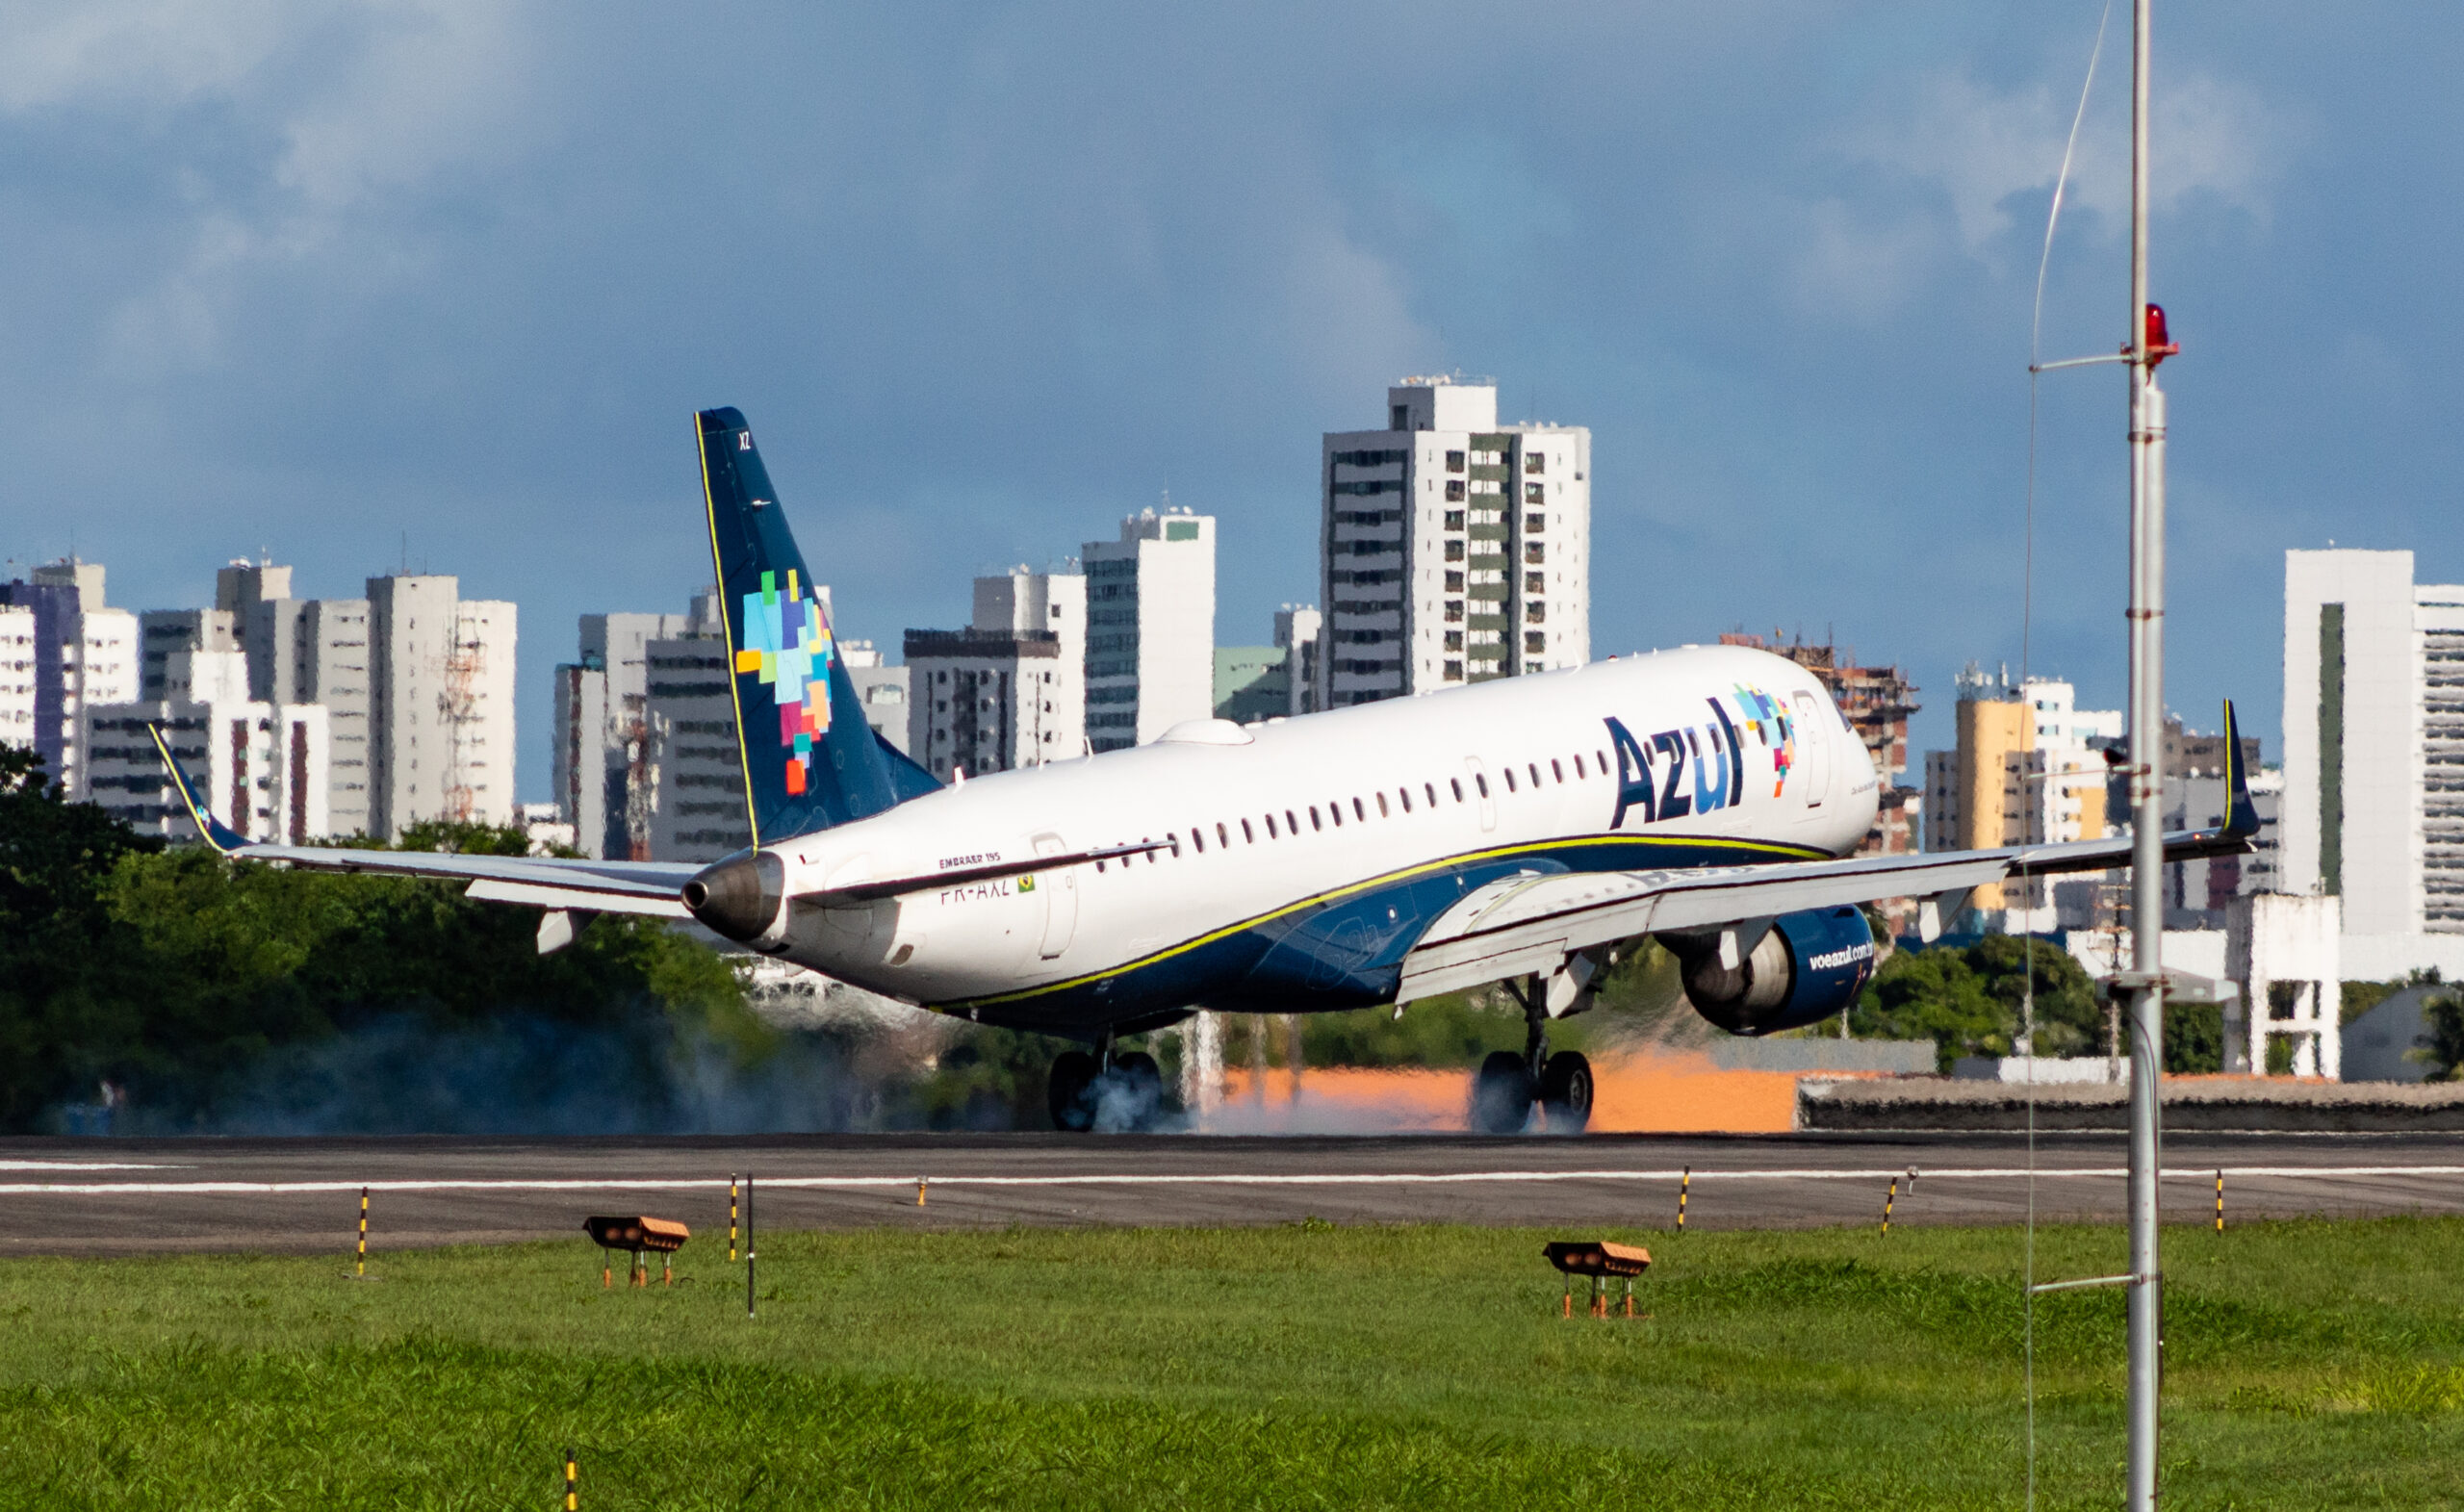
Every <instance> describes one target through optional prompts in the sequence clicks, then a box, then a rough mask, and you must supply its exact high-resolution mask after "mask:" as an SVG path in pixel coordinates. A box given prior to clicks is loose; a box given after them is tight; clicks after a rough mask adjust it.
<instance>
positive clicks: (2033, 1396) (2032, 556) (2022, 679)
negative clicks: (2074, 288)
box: [2019, 0, 2114, 1512]
mask: <svg viewBox="0 0 2464 1512" xmlns="http://www.w3.org/2000/svg"><path fill="white" fill-rule="evenodd" d="M2113 14H2114V6H2113V0H2105V4H2104V11H2103V13H2101V14H2100V15H2098V16H2097V18H2096V40H2095V43H2094V45H2093V46H2092V47H2091V48H2090V49H2089V51H2088V76H2087V77H2086V78H2085V79H2084V80H2082V81H2081V83H2080V85H2079V107H2078V109H2077V110H2076V111H2074V112H2072V113H2071V116H2070V136H2069V139H2068V140H2067V141H2066V142H2064V144H2063V148H2062V170H2061V171H2060V172H2059V173H2057V174H2055V175H2054V180H2053V202H2052V204H2051V205H2049V206H2048V207H2047V208H2046V211H2045V218H2044V249H2043V250H2042V252H2040V254H2039V255H2038V258H2037V294H2036V307H2035V312H2034V314H2033V316H2032V317H2031V319H2030V320H2029V323H2028V475H2027V487H2026V499H2025V503H2024V506H2023V509H2022V522H2021V547H2020V555H2019V560H2020V568H2019V687H2020V690H2021V693H2022V695H2024V694H2025V691H2026V689H2027V685H2028V678H2029V675H2030V671H2031V667H2030V656H2031V653H2033V652H2034V650H2035V646H2034V638H2035V633H2036V589H2037V431H2038V402H2037V399H2038V388H2037V386H2038V383H2039V381H2040V378H2041V376H2042V375H2041V374H2040V373H2039V372H2037V368H2038V365H2039V364H2040V363H2042V362H2043V361H2044V284H2045V274H2046V271H2047V270H2048V269H2051V268H2052V266H2053V235H2054V230H2055V228H2056V227H2057V226H2059V225H2060V224H2061V222H2062V198H2063V194H2064V192H2065V191H2066V190H2067V189H2068V188H2069V187H2070V165H2071V162H2072V160H2073V159H2074V158H2075V157H2076V156H2077V154H2078V151H2079V128H2080V126H2081V125H2082V124H2083V123H2084V122H2085V121H2086V120H2087V118H2088V97H2089V95H2090V93H2091V92H2092V90H2094V89H2095V87H2096V63H2097V60H2099V59H2101V58H2102V57H2103V56H2104V52H2105V27H2106V25H2107V23H2109V22H2110V21H2112V19H2113ZM2026 718H2027V720H2028V735H2029V744H2031V745H2034V744H2035V743H2036V712H2035V710H2034V709H2030V710H2028V711H2027V714H2026ZM2050 775H2051V774H2049V773H2039V774H2038V778H2037V782H2038V785H2037V798H2036V804H2037V810H2038V811H2039V812H2042V811H2043V808H2044V804H2045V799H2046V793H2045V789H2044V782H2045V779H2046V778H2047V777H2048V776H2050ZM2021 791H2022V792H2023V793H2024V792H2025V788H2024V787H2022V789H2021ZM2029 883H2030V878H2029V876H2028V868H2027V863H2026V862H2025V861H2024V860H2022V861H2021V862H2020V864H2019V900H2020V903H2021V906H2022V907H2023V908H2026V909H2028V910H2030V911H2029V914H2028V919H2027V929H2026V931H2025V932H2024V934H2023V935H2022V937H2023V938H2024V939H2025V940H2026V942H2027V943H2026V945H2025V946H2024V949H2025V952H2026V961H2027V974H2026V976H2025V977H2024V978H2023V979H2022V982H2021V987H2020V1003H2019V1032H2020V1037H2021V1038H2020V1047H2021V1052H2022V1055H2023V1057H2024V1059H2023V1060H2022V1062H2021V1064H2020V1077H2021V1085H2022V1086H2023V1087H2024V1089H2025V1090H2024V1092H2023V1094H2022V1096H2023V1100H2024V1101H2025V1102H2026V1104H2027V1117H2028V1215H2027V1226H2026V1229H2025V1238H2024V1240H2023V1241H2022V1250H2021V1258H2020V1266H2019V1269H2020V1290H2019V1305H2020V1309H2021V1315H2022V1316H2021V1319H2020V1329H2019V1333H2020V1348H2021V1364H2020V1377H2021V1388H2020V1389H2021V1395H2022V1397H2023V1399H2024V1402H2025V1407H2026V1414H2027V1444H2028V1450H2027V1453H2028V1463H2027V1512H2036V1505H2037V1293H2036V1283H2037V938H2036V918H2035V913H2034V904H2035V895H2034V893H2033V892H2032V890H2031V889H2030V886H2029Z"/></svg>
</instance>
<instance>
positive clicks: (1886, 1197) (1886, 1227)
mask: <svg viewBox="0 0 2464 1512" xmlns="http://www.w3.org/2000/svg"><path fill="white" fill-rule="evenodd" d="M1898 1201H1899V1178H1898V1177H1897V1176H1893V1177H1892V1178H1891V1179H1890V1191H1888V1192H1885V1193H1883V1232H1884V1233H1886V1234H1887V1233H1889V1232H1890V1210H1891V1207H1892V1205H1893V1204H1895V1203H1896V1202H1898Z"/></svg>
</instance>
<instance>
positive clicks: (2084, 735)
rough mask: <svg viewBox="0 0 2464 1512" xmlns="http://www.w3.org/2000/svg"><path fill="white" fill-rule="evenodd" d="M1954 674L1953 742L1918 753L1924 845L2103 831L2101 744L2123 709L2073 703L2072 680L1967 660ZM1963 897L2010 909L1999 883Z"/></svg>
mask: <svg viewBox="0 0 2464 1512" xmlns="http://www.w3.org/2000/svg"><path fill="white" fill-rule="evenodd" d="M1955 680H1956V685H1957V688H1958V694H1959V704H1958V730H1959V743H1958V747H1957V749H1955V750H1951V751H1929V752H1927V753H1926V754H1925V799H1924V813H1925V849H1927V850H1929V851H1974V850H1989V849H1992V848H1994V847H1997V846H2004V845H2035V844H2042V843H2045V842H2047V841H2063V840H2093V839H2097V838H2100V837H2102V836H2103V835H2104V833H2105V778H2106V773H2107V768H2108V763H2107V762H2106V761H2105V758H2104V752H2103V749H2102V743H2103V742H2105V741H2109V740H2112V739H2116V738H2117V737H2118V736H2119V735H2120V732H2121V714H2120V712H2119V711H2118V710H2104V709H2082V708H2079V707H2078V706H2077V702H2076V695H2075V693H2074V691H2073V689H2072V688H2071V685H2070V684H2069V683H2067V682H2065V681H2062V680H2061V679H2056V678H2030V679H2027V680H2026V681H2024V682H2017V683H2015V682H2012V681H2011V680H2010V679H2009V675H2008V674H2007V673H2002V674H1989V673H1986V672H1983V671H1980V670H1979V669H1978V668H1977V666H1976V664H1975V663H1973V662H1971V663H1969V664H1968V666H1967V668H1966V670H1965V671H1963V672H1962V673H1961V674H1960V675H1959V677H1958V678H1957V679H1955ZM1970 901H1971V902H1972V903H1973V904H1974V906H1975V907H1976V908H1978V909H1980V910H1996V909H2001V908H2004V907H2006V906H2011V900H2010V899H2009V897H2008V896H2007V895H2006V891H2005V889H2004V888H2003V887H2001V886H2000V885H1998V884H1997V885H1990V886H1985V887H1979V888H1977V889H1976V891H1975V893H1974V895H1973V897H1972V898H1971V900H1970ZM2025 906H2027V907H2035V908H2042V907H2045V902H2044V899H2043V897H2041V896H2040V897H2039V898H2036V899H2034V900H2031V901H2030V903H2028V904H2027V905H2025Z"/></svg>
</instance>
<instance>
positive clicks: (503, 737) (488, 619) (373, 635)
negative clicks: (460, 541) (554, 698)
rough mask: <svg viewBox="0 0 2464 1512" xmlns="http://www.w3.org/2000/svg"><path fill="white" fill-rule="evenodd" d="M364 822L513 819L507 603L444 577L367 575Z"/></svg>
mask: <svg viewBox="0 0 2464 1512" xmlns="http://www.w3.org/2000/svg"><path fill="white" fill-rule="evenodd" d="M368 630H369V634H368V639H369V652H370V655H369V751H370V782H369V797H370V803H369V830H370V832H371V833H374V834H377V835H381V836H384V837H387V838H392V837H394V836H398V835H399V834H400V833H402V831H403V829H404V828H405V827H407V826H409V825H412V824H416V823H418V822H420V821H422V820H426V819H447V820H457V821H463V820H467V821H473V822H477V823H482V824H497V825H505V824H511V823H513V822H514V818H515V813H516V807H515V803H514V790H513V751H514V718H513V672H514V648H515V612H514V606H513V605H512V604H511V603H508V602H502V601H501V600H485V599H470V600H466V599H463V598H462V597H461V596H460V583H459V582H458V581H457V580H456V579H455V578H453V577H446V576H441V575H440V576H429V575H418V576H412V575H402V576H398V577H371V578H370V579H368Z"/></svg>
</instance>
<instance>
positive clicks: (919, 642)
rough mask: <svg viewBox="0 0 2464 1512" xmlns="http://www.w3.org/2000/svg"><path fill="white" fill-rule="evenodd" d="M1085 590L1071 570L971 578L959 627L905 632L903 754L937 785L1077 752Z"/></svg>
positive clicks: (1085, 582) (1082, 729) (1082, 722)
mask: <svg viewBox="0 0 2464 1512" xmlns="http://www.w3.org/2000/svg"><path fill="white" fill-rule="evenodd" d="M1127 580H1128V581H1130V582H1132V583H1135V581H1136V577H1135V576H1132V577H1129V578H1128V579H1127ZM1089 592H1090V586H1089V579H1088V578H1086V577H1080V576H1079V575H1077V574H1075V573H1037V572H1029V571H1028V570H1027V569H1025V568H1023V567H1020V568H1016V569H1014V570H1013V571H1011V572H1007V573H1003V574H1001V575H999V576H997V577H978V578H977V579H976V580H975V614H974V622H973V623H972V624H970V625H969V626H968V627H967V628H965V629H963V630H909V631H908V632H907V641H906V652H907V658H906V659H907V675H908V705H907V710H908V713H907V720H908V724H907V754H908V756H910V758H911V759H912V760H914V761H915V762H916V764H918V765H919V766H922V767H923V768H924V769H925V770H926V771H928V772H930V773H932V774H933V775H934V776H935V777H937V778H940V779H942V780H943V781H945V782H946V781H948V780H949V779H950V778H951V777H952V776H954V775H955V774H956V772H957V771H958V770H959V769H961V768H963V769H964V770H965V771H966V773H967V775H969V776H971V777H980V776H982V775H983V774H985V773H987V772H1007V771H1012V770H1014V769H1015V768H1018V767H1022V766H1041V765H1042V764H1044V763H1045V762H1047V761H1067V760H1071V759H1073V758H1075V757H1078V756H1084V755H1086V754H1087V675H1086V657H1087V655H1088V653H1087V650H1086V648H1087V645H1088V641H1089V638H1090V636H1091V634H1093V633H1095V631H1094V630H1092V629H1091V628H1090V624H1089V618H1090V616H1089V610H1088V602H1087V600H1088V595H1089ZM1118 602H1119V601H1116V603H1118ZM1134 602H1135V601H1134V600H1133V601H1132V605H1133V606H1132V608H1131V609H1130V610H1128V611H1126V612H1131V613H1134V612H1135V609H1134ZM1130 633H1132V634H1134V633H1135V631H1134V629H1133V630H1132V631H1131V632H1130ZM1213 654H1214V653H1213V650H1212V648H1210V649H1209V652H1208V655H1209V657H1210V661H1209V664H1208V669H1207V675H1208V678H1209V679H1210V688H1209V691H1210V692H1212V679H1213V677H1214V666H1213V662H1212V659H1211V658H1212V656H1213ZM1132 706H1133V707H1134V705H1132ZM1121 743H1122V744H1124V745H1126V744H1128V743H1129V742H1128V741H1126V740H1124V741H1122V742H1121Z"/></svg>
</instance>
